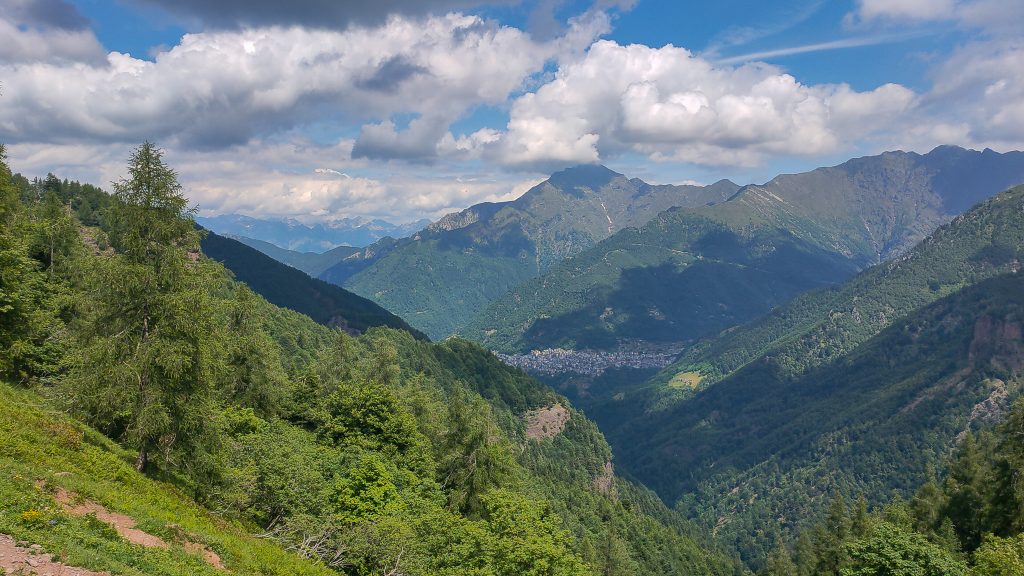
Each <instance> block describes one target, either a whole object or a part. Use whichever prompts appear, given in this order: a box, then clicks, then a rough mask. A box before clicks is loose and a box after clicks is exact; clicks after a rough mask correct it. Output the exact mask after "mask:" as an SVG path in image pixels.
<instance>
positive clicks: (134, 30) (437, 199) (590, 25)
mask: <svg viewBox="0 0 1024 576" xmlns="http://www.w3.org/2000/svg"><path fill="white" fill-rule="evenodd" d="M1022 20H1024V3H1022V2H1019V0H846V1H824V0H789V1H779V2H749V1H740V0H717V1H716V2H704V3H696V2H677V1H673V2H670V1H656V0H636V1H632V0H617V1H613V0H586V1H584V0H561V1H560V0H530V1H516V0H419V1H414V0H379V1H377V2H374V3H362V2H334V1H331V0H293V1H292V2H289V3H286V4H285V3H280V2H273V1H270V0H223V1H221V2H215V3H211V2H204V1H202V0H174V1H172V0H118V1H112V0H111V1H100V0H70V1H69V0H0V45H3V46H7V47H8V48H7V49H4V50H0V69H2V70H0V74H2V77H3V78H5V80H4V83H3V88H4V90H3V93H2V95H0V141H4V142H6V143H8V144H9V147H10V156H11V162H12V164H13V166H14V168H15V169H16V170H21V171H22V172H25V173H29V174H45V173H46V172H48V171H53V172H55V173H58V174H60V175H62V176H67V177H72V178H81V179H84V180H88V181H92V182H96V183H99V184H103V183H105V182H109V181H110V180H112V179H115V178H117V176H118V175H119V171H120V170H122V169H123V159H124V158H125V157H126V155H127V152H128V150H130V148H131V147H132V146H133V145H135V144H137V143H138V142H139V141H141V140H143V139H150V140H154V141H156V142H157V143H158V144H159V145H161V146H162V147H164V148H165V149H166V150H167V153H168V159H169V160H170V161H171V162H172V163H173V164H174V165H175V167H176V168H177V169H178V170H179V172H180V174H181V178H182V180H183V182H184V183H185V185H186V189H187V190H188V191H189V194H190V196H191V198H192V200H193V201H194V202H195V203H196V204H197V205H198V206H199V207H200V209H201V210H202V211H203V212H204V213H206V214H213V213H220V212H239V213H246V214H250V215H266V216H292V217H300V218H303V219H306V220H322V219H332V218H340V217H347V216H367V217H384V218H388V219H391V220H412V219H416V218H419V217H428V218H436V217H438V216H439V215H441V214H443V213H445V212H448V211H452V210H457V209H461V208H464V207H465V206H468V205H470V204H472V203H476V202H479V201H493V200H504V199H510V198H513V197H515V196H516V195H518V194H521V193H522V192H523V191H525V190H526V189H528V188H529V186H531V185H533V184H535V183H537V182H539V181H541V180H542V179H543V178H544V176H546V175H547V174H549V173H550V171H552V170H555V169H558V168H560V167H564V166H568V165H572V164H576V163H584V162H602V163H605V164H607V165H608V166H610V167H612V168H613V169H616V170H619V171H621V172H624V173H626V174H627V175H629V176H639V177H641V178H644V179H647V180H649V181H651V182H659V183H660V182H686V181H697V182H713V181H715V180H718V179H720V178H725V177H727V178H731V179H733V180H734V181H736V182H738V183H741V184H743V183H749V182H761V181H765V180H767V179H769V178H771V177H772V176H773V175H775V174H778V173H782V172H794V171H802V170H806V169H810V168H813V167H815V166H819V165H828V164H834V163H838V162H841V161H842V160H844V159H846V158H849V157H852V156H857V155H864V154H873V153H878V152H881V151H883V150H887V149H896V148H902V149H908V150H916V151H921V152H924V151H927V150H928V149H930V148H931V147H933V146H935V145H938V144H958V145H962V146H967V147H978V148H980V147H986V146H988V147H993V148H995V149H1001V150H1006V149H1017V148H1020V147H1021V143H1022V142H1024V79H1022V78H1024V42H1022V38H1021V35H1020V32H1018V31H1017V30H1015V29H1014V28H1015V26H1013V23H1014V22H1020V21H1022ZM4 100H6V102H4Z"/></svg>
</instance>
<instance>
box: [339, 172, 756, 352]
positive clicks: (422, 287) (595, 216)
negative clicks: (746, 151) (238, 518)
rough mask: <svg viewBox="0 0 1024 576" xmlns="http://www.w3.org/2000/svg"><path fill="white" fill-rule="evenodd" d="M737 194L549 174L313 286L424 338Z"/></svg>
mask: <svg viewBox="0 0 1024 576" xmlns="http://www.w3.org/2000/svg"><path fill="white" fill-rule="evenodd" d="M737 189H739V187H738V186H737V185H736V184H733V183H732V182H729V181H721V182H718V183H716V184H713V185H711V186H652V185H650V184H647V183H645V182H643V181H641V180H638V179H629V178H626V177H625V176H623V175H622V174H619V173H617V172H614V171H612V170H609V169H608V168H605V167H603V166H595V165H586V166H577V167H575V168H570V169H566V170H563V171H561V172H557V173H555V174H553V175H552V176H551V177H550V178H549V179H548V180H546V181H545V182H543V183H541V184H539V185H537V186H535V187H534V188H532V189H530V190H529V191H527V192H526V193H525V194H523V195H522V196H521V197H519V198H518V199H516V200H514V201H511V202H504V203H487V204H479V205H476V206H473V207H471V208H468V209H466V210H463V211H462V212H459V213H456V214H450V215H448V216H446V217H444V218H442V219H440V220H439V221H437V222H435V223H434V224H431V225H430V226H428V227H427V228H425V229H424V230H422V231H421V232H419V233H417V234H415V235H413V236H412V237H410V238H406V239H402V240H399V241H397V242H395V241H391V240H387V239H385V240H384V241H382V242H380V243H378V244H375V245H371V246H368V247H367V248H366V249H364V250H363V251H361V252H359V253H357V254H356V255H354V256H352V257H350V258H349V259H347V260H345V261H344V262H342V263H340V264H338V265H337V266H335V267H334V268H331V269H328V270H327V271H325V272H324V273H323V274H321V276H320V277H321V278H323V279H324V280H327V281H328V282H333V283H336V284H340V285H343V286H345V287H346V288H348V289H349V290H352V291H353V292H355V293H357V294H361V295H363V296H366V297H367V298H370V299H371V300H374V301H375V302H377V303H379V304H381V305H382V306H384V307H385V308H388V309H389V310H391V311H393V312H395V313H396V314H398V315H399V316H402V317H403V318H406V319H407V321H409V322H410V323H411V324H413V325H414V326H416V327H417V328H419V329H421V330H423V331H424V332H426V333H427V334H428V335H430V336H431V337H432V338H442V337H444V336H447V335H449V334H451V333H453V332H454V331H455V330H456V328H458V327H459V326H460V325H462V324H463V323H465V322H466V321H468V320H469V319H470V318H471V317H472V316H473V314H474V313H475V312H476V311H477V310H479V309H480V308H482V307H484V306H486V305H487V304H488V303H490V302H492V301H493V300H495V299H497V298H499V297H500V296H502V295H503V294H505V293H506V292H508V291H509V290H511V289H513V288H514V287H516V286H518V285H519V284H521V283H522V282H524V281H526V280H528V279H530V278H533V277H535V276H538V275H540V274H542V273H544V272H545V271H546V270H547V269H548V268H550V267H551V266H552V265H554V264H556V263H558V262H560V261H561V260H563V259H565V258H567V257H569V256H572V255H574V254H577V253H579V252H581V251H582V250H584V249H586V248H588V247H590V246H593V245H594V244H595V243H597V242H599V241H600V240H603V239H604V238H607V237H608V236H610V235H612V234H614V233H615V232H617V231H619V230H621V229H623V228H626V227H629V226H638V225H640V224H643V223H644V222H646V221H648V220H650V219H651V218H653V217H654V216H656V215H657V214H658V213H659V212H661V211H663V210H666V209H668V208H671V207H674V206H701V205H704V204H707V203H714V202H721V201H722V200H724V199H726V198H728V197H729V196H731V195H732V194H734V193H735V192H736V190H737Z"/></svg>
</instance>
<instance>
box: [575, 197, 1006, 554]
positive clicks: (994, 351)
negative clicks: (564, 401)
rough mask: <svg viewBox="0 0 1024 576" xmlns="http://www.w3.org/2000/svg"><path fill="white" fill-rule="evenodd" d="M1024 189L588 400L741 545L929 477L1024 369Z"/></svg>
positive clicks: (623, 443) (657, 484) (619, 439)
mask: <svg viewBox="0 0 1024 576" xmlns="http://www.w3.org/2000/svg"><path fill="white" fill-rule="evenodd" d="M1022 252H1024V187H1018V188H1016V189H1014V190H1011V191H1009V192H1006V193H1003V194H999V195H997V196H996V197H994V198H993V199H991V200H989V201H987V202H985V203H983V204H981V205H980V206H978V207H976V208H974V209H972V210H971V211H969V212H967V213H966V214H964V215H963V216H961V217H958V218H956V219H955V220H954V221H953V222H952V223H950V224H948V225H945V226H943V227H941V228H940V229H939V230H937V231H936V232H935V234H933V235H932V236H931V237H929V238H928V239H926V240H925V241H924V242H922V243H921V244H920V245H919V246H917V247H915V248H914V249H913V250H911V251H909V252H908V253H907V254H905V255H904V256H902V257H900V258H898V259H896V260H894V261H892V262H889V263H883V264H880V265H877V266H874V267H872V268H870V269H868V270H866V271H865V272H863V273H861V274H860V275H858V276H857V277H856V278H854V279H853V280H851V281H849V282H847V283H846V284H844V285H842V286H841V287H838V288H834V289H827V290H818V291H812V292H810V293H808V294H805V295H803V296H800V297H798V298H796V299H795V300H793V301H792V302H790V303H789V304H787V305H785V306H782V307H780V308H778V309H777V310H775V311H774V312H773V313H771V314H769V315H768V316H766V317H764V318H762V319H761V320H758V321H756V322H754V323H752V324H750V325H747V326H743V327H739V328H736V329H734V330H731V331H727V332H725V333H724V334H722V335H721V336H719V337H717V338H712V339H709V340H707V341H704V342H702V343H700V344H699V345H698V346H695V347H694V348H692V349H691V350H689V351H688V352H686V353H684V355H683V356H682V358H681V359H680V360H679V361H678V362H677V363H676V364H675V365H673V366H672V367H671V368H670V369H668V370H666V371H664V372H663V373H661V374H659V375H658V376H657V377H655V378H654V379H653V380H652V381H651V382H649V383H648V384H647V385H645V386H642V387H638V388H632V389H626V390H621V391H616V390H612V391H609V392H608V395H607V396H606V397H605V398H603V400H602V401H600V402H595V403H594V405H593V406H592V408H591V409H588V413H589V414H590V415H591V416H592V417H594V418H596V419H597V421H598V422H599V423H601V424H602V426H603V430H604V431H605V433H606V434H607V435H608V436H609V438H610V439H611V442H612V445H613V446H614V447H615V450H616V455H617V456H618V457H619V458H620V461H621V462H622V464H623V467H624V469H625V470H627V471H628V472H629V473H630V474H632V475H635V477H637V478H639V479H640V480H642V481H643V482H644V483H645V484H647V485H648V486H651V487H652V488H654V489H655V490H656V491H658V493H659V494H660V495H661V496H662V497H663V498H665V499H667V500H669V501H676V500H677V499H679V500H680V504H679V505H680V507H681V508H682V509H683V510H684V511H686V512H687V513H689V514H691V515H692V516H694V517H697V518H700V519H701V520H702V521H703V522H704V523H705V525H707V526H715V527H717V532H718V534H719V536H720V538H725V539H727V540H728V541H729V542H730V543H733V544H736V545H738V546H739V548H741V549H742V550H743V551H744V553H745V554H746V555H747V557H748V559H749V558H756V557H758V556H759V555H763V554H765V553H766V552H767V551H766V550H765V549H763V548H761V546H763V544H764V539H763V538H759V537H757V536H756V532H757V527H758V526H761V525H763V524H764V523H766V522H771V521H772V520H771V519H779V518H782V519H783V521H784V523H785V524H787V525H792V524H794V523H799V522H800V520H801V519H804V518H811V517H814V516H815V515H816V514H818V513H821V512H822V511H823V509H824V499H826V498H827V495H828V494H829V492H830V491H833V490H837V489H839V490H844V491H856V492H859V493H864V494H866V495H867V496H868V497H869V499H870V500H871V501H875V502H877V501H879V500H880V499H881V498H883V497H885V496H887V495H888V494H889V493H890V491H892V490H899V491H902V492H903V493H906V492H907V490H909V489H910V488H912V487H913V486H915V485H917V484H918V483H920V482H921V481H923V477H924V475H925V471H926V469H927V468H928V466H933V467H939V466H941V465H942V458H943V455H944V454H946V453H947V452H948V450H950V449H951V447H952V446H953V445H954V443H955V440H956V438H957V437H958V435H959V434H961V433H962V432H964V431H965V430H967V429H968V428H969V427H971V426H972V425H973V424H978V423H980V422H983V421H984V420H985V419H987V418H990V417H992V416H994V415H998V413H999V412H1000V411H1001V410H1003V409H1005V407H1006V405H1007V403H1008V402H1009V401H1010V400H1012V398H1014V397H1015V396H1016V395H1017V393H1018V380H1019V377H1020V375H1021V369H1022V367H1024V347H1022V346H1024V343H1022V341H1021V326H1022V322H1024V316H1022V307H1024V302H1022V298H1024V279H1022V277H1021V276H1020V275H1019V274H1018V273H1017V271H1018V270H1019V268H1020V258H1021V255H1022Z"/></svg>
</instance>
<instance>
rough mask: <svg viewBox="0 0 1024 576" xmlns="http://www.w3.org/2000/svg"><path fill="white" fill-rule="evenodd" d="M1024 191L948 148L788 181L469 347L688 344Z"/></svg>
mask: <svg viewBox="0 0 1024 576" xmlns="http://www.w3.org/2000/svg"><path fill="white" fill-rule="evenodd" d="M1021 182H1024V154H1022V153H1019V152H1011V153H1007V154H999V153H996V152H993V151H991V150H985V151H983V152H977V151H971V150H964V149H962V148H956V147H948V146H945V147H939V148H936V149H935V150H933V151H931V152H929V153H928V154H924V155H920V154H915V153H906V152H887V153H884V154H881V155H879V156H869V157H864V158H857V159H854V160H850V161H848V162H845V163H843V164H841V165H839V166H834V167H830V168H819V169H817V170H813V171H811V172H806V173H802V174H791V175H783V176H779V177H776V178H774V179H772V180H771V181H769V182H768V183H766V184H763V185H749V186H744V187H743V188H741V189H739V190H738V191H737V192H736V193H735V194H733V195H732V196H731V197H729V198H728V199H727V200H725V201H724V202H720V203H717V204H714V205H710V206H698V207H694V208H679V209H674V210H669V211H667V212H663V213H661V214H659V215H658V216H657V217H656V218H654V219H653V220H651V221H650V222H648V223H646V224H645V225H642V226H640V227H638V228H635V229H632V228H631V229H625V230H622V231H620V232H618V233H617V234H615V235H613V236H611V237H609V238H608V239H606V240H604V241H602V242H600V243H598V244H596V245H595V246H593V247H590V248H588V249H587V250H584V251H583V252H582V253H580V254H578V255H575V256H573V257H570V258H567V259H566V260H564V261H563V262H560V263H558V264H557V265H555V266H552V267H551V268H550V269H549V270H548V271H546V272H545V273H544V274H542V275H540V276H539V277H537V278H534V279H532V280H530V281H528V282H525V283H523V284H521V285H520V286H517V287H516V288H514V289H512V290H511V291H509V292H508V293H507V294H505V295H503V296H502V297H500V298H498V299H496V300H495V301H493V302H492V303H491V304H490V305H489V306H488V307H487V308H486V309H484V310H483V311H482V312H480V313H479V314H478V315H476V316H475V317H474V318H473V319H472V320H470V321H469V322H467V323H466V324H465V325H464V326H463V327H462V328H461V329H460V330H459V333H460V334H462V335H464V336H466V337H468V338H470V339H473V340H477V341H479V342H482V343H483V344H484V345H486V346H488V347H490V348H492V349H497V350H503V351H520V350H531V349H543V348H553V347H563V348H577V347H579V348H601V347H613V346H615V345H616V343H617V342H618V341H620V340H624V339H627V340H628V339H640V340H654V341H673V340H674V341H688V340H691V339H694V338H698V337H701V336H705V335H708V334H714V333H715V332H717V331H719V330H722V329H725V328H728V327H730V326H734V325H737V324H741V323H743V322H746V321H748V320H751V319H753V318H756V317H758V316H760V315H762V314H764V313H766V312H768V311H769V310H771V309H772V308H773V307H774V306H776V305H778V304H781V303H782V302H785V301H786V300H788V299H789V298H791V297H793V296H795V295H796V294H798V293H800V292H802V291H804V290H808V289H811V288H815V287H820V286H827V285H830V284H836V283H838V282H841V281H842V280H845V279H846V278H849V277H850V276H852V275H853V274H854V273H855V272H856V271H858V270H860V269H863V268H864V267H866V266H869V265H872V264H876V263H878V262H882V261H885V260H888V259H891V258H893V257H896V256H899V255H900V254H903V253H904V252H905V251H906V250H907V249H909V248H910V247H912V246H913V245H915V244H916V243H917V242H919V241H920V240H922V239H923V238H924V237H925V236H926V235H927V234H929V233H930V232H931V231H933V230H934V229H935V228H936V227H938V226H939V225H940V224H943V223H945V222H948V221H949V220H950V219H952V218H953V217H954V216H956V215H957V214H960V213H962V212H963V211H964V210H965V209H967V208H969V207H970V206H973V205H974V204H976V203H978V202H980V201H982V200H984V199H986V198H988V197H990V196H992V195H993V194H995V193H997V192H1000V191H1002V190H1005V189H1006V188H1009V187H1010V186H1013V185H1015V184H1018V183H1021ZM357 291H358V290H357Z"/></svg>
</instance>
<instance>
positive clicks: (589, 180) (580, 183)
mask: <svg viewBox="0 0 1024 576" xmlns="http://www.w3.org/2000/svg"><path fill="white" fill-rule="evenodd" d="M619 176H622V174H619V173H618V172H616V171H614V170H611V169H609V168H607V167H606V166H602V165H601V164H580V165H578V166H573V167H571V168H566V169H565V170H560V171H558V172H555V173H554V174H552V175H551V177H550V178H548V182H551V183H552V184H554V185H555V186H558V187H559V188H570V187H586V188H590V189H592V190H597V189H598V188H600V187H602V186H604V185H605V184H607V183H608V182H611V181H612V179H614V178H616V177H619Z"/></svg>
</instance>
